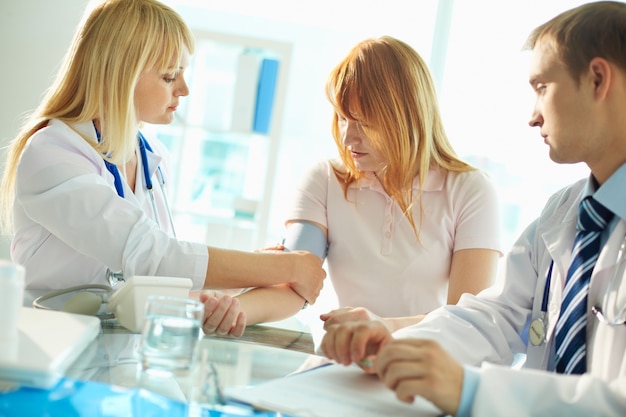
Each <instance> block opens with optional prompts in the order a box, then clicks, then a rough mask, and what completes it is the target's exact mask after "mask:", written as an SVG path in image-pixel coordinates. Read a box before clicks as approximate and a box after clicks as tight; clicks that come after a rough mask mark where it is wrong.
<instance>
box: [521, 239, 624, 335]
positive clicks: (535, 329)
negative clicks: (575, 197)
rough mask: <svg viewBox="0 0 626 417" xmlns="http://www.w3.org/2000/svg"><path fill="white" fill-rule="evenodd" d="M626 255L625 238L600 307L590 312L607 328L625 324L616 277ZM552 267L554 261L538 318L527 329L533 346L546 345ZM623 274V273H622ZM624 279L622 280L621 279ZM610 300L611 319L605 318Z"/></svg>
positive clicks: (596, 306)
mask: <svg viewBox="0 0 626 417" xmlns="http://www.w3.org/2000/svg"><path fill="white" fill-rule="evenodd" d="M624 255H626V237H625V238H624V240H623V241H622V244H621V246H620V248H619V251H618V253H617V260H616V262H615V266H614V267H613V271H612V272H611V277H610V278H609V282H608V284H607V287H606V291H605V293H604V297H603V299H602V306H600V305H592V306H591V311H592V312H593V314H594V315H595V317H596V318H597V319H598V321H600V322H601V323H604V324H606V325H609V326H623V325H625V324H626V303H624V305H622V307H621V308H620V309H618V299H617V285H616V284H617V282H616V280H617V277H618V275H619V271H620V269H621V268H620V265H622V263H624V261H626V258H625V257H624ZM553 267H554V260H551V261H550V267H549V268H548V274H547V275H546V284H545V288H544V289H543V299H542V300H541V311H540V313H539V316H538V317H535V318H534V319H533V320H532V321H531V322H530V326H529V328H528V340H529V341H530V343H531V344H532V345H533V346H541V345H543V344H544V343H546V334H547V329H548V322H547V318H546V316H547V312H548V300H549V295H550V282H551V281H552V269H553ZM622 272H623V271H622ZM622 279H624V278H622ZM611 298H613V300H612V304H613V309H612V311H613V312H614V313H615V312H617V314H615V315H614V316H613V318H612V319H609V318H608V317H607V314H608V312H609V305H610V304H611Z"/></svg>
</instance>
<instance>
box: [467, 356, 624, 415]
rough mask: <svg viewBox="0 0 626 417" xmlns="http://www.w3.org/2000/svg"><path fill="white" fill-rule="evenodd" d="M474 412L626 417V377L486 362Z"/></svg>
mask: <svg viewBox="0 0 626 417" xmlns="http://www.w3.org/2000/svg"><path fill="white" fill-rule="evenodd" d="M472 415H474V416H481V417H501V416H507V417H527V416H533V417H554V416H567V417H587V416H604V417H624V416H626V378H618V379H615V380H613V381H611V382H610V383H609V382H606V381H603V380H601V379H599V378H596V377H594V376H592V375H590V374H584V375H575V376H572V375H561V374H556V373H553V372H546V371H541V370H533V369H519V370H518V369H511V368H508V367H502V366H495V365H484V366H483V367H482V369H481V370H480V382H479V384H478V388H477V391H476V396H475V397H474V404H473V407H472Z"/></svg>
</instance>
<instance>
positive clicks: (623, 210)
mask: <svg viewBox="0 0 626 417" xmlns="http://www.w3.org/2000/svg"><path fill="white" fill-rule="evenodd" d="M625 185H626V164H623V165H622V166H621V167H619V169H618V170H617V171H615V172H614V173H613V175H611V176H610V177H609V179H608V180H607V181H606V182H605V183H604V184H602V186H600V188H598V189H596V181H595V179H594V178H593V174H590V175H589V178H588V179H587V185H586V187H585V191H584V195H583V197H586V196H589V195H592V194H593V196H594V198H595V199H596V200H597V201H598V202H600V203H601V204H602V205H603V206H604V207H606V208H608V209H609V210H611V211H612V212H613V213H615V215H616V216H619V217H620V218H621V219H623V220H626V189H625V187H624V186H625Z"/></svg>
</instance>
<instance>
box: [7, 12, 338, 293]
mask: <svg viewBox="0 0 626 417" xmlns="http://www.w3.org/2000/svg"><path fill="white" fill-rule="evenodd" d="M193 47H194V40H193V36H192V33H191V31H190V30H189V28H188V27H187V25H186V24H185V23H184V22H183V20H182V19H181V17H180V16H179V15H178V14H177V13H176V12H175V11H174V10H172V9H171V8H169V7H167V6H165V5H163V4H161V3H159V2H158V1H155V0H109V1H104V2H102V3H100V4H98V5H96V6H95V7H93V8H92V9H91V11H90V12H89V13H87V14H86V16H85V18H84V20H83V22H82V24H81V25H80V27H79V28H78V30H77V32H76V34H75V37H74V40H73V42H72V44H71V46H70V48H69V51H68V53H67V56H66V58H65V61H64V63H63V65H62V67H61V70H60V72H59V74H58V77H57V79H56V82H55V83H54V84H53V85H52V86H51V88H50V89H49V91H48V92H47V94H46V96H45V97H44V99H43V101H42V102H41V104H40V105H39V107H38V108H37V109H36V110H35V111H34V112H33V114H32V115H31V117H30V119H29V120H28V121H27V122H26V124H25V125H24V127H23V128H22V130H21V131H20V132H19V134H18V135H17V137H16V138H15V139H14V140H13V142H12V143H11V145H10V148H9V152H8V156H7V161H6V168H5V171H4V174H3V178H2V188H1V196H2V198H1V200H0V201H1V204H2V207H1V208H2V213H3V217H2V221H3V222H2V226H3V230H4V231H5V232H8V233H11V234H12V245H11V256H12V258H13V260H14V261H15V262H17V263H20V264H22V265H24V266H25V268H26V282H27V288H36V289H60V288H66V287H70V286H74V285H78V284H108V283H109V282H114V281H115V280H116V279H119V278H120V277H130V276H133V275H155V276H174V277H187V278H190V279H192V281H193V286H194V288H195V289H199V288H214V289H222V288H241V287H249V286H268V285H283V286H288V287H289V288H290V289H292V290H293V291H294V292H295V293H297V294H298V295H299V296H300V297H301V298H302V300H303V303H304V301H305V300H306V301H308V302H309V303H310V302H313V301H314V300H315V299H316V297H317V295H318V294H319V291H320V289H321V286H322V281H323V279H324V278H325V275H326V274H325V272H324V270H323V269H322V265H321V261H320V260H319V259H318V258H317V257H315V256H314V255H312V254H310V253H308V252H297V253H273V252H254V253H249V252H240V251H234V250H226V249H219V248H213V247H208V248H207V246H206V245H202V244H199V243H192V242H183V241H179V240H178V239H176V237H175V235H174V230H173V225H172V221H171V217H170V214H169V209H168V206H167V197H166V188H165V186H166V185H168V179H169V168H170V166H169V163H168V155H167V152H166V149H165V148H164V147H163V146H162V145H161V144H160V143H159V142H158V141H157V140H156V139H155V138H147V137H144V135H143V134H142V133H141V131H140V128H141V125H142V123H144V122H145V123H152V124H166V123H170V122H172V120H173V118H174V114H175V112H176V108H177V106H178V105H179V104H180V101H181V99H182V98H183V97H184V96H187V95H188V93H189V91H188V88H187V84H186V83H185V78H184V71H185V68H186V66H187V65H188V60H189V56H190V54H191V53H192V52H193Z"/></svg>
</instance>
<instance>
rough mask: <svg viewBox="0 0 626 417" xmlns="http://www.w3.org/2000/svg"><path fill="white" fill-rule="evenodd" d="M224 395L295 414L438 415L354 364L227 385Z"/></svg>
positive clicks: (302, 416) (429, 406) (301, 416)
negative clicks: (400, 396)
mask: <svg viewBox="0 0 626 417" xmlns="http://www.w3.org/2000/svg"><path fill="white" fill-rule="evenodd" d="M226 396H227V397H229V398H231V399H233V400H235V401H240V402H244V403H247V404H251V405H253V406H254V407H256V408H259V409H265V410H271V411H279V412H283V413H287V414H289V415H292V416H297V417H339V416H341V417H344V416H359V417H381V416H394V417H403V416H407V417H408V416H411V417H432V416H440V415H442V413H441V411H439V410H438V409H437V408H436V407H435V406H434V405H433V404H432V403H430V402H428V401H426V400H424V399H423V398H416V399H415V402H414V403H413V404H407V403H403V402H401V401H400V400H398V399H397V398H396V396H395V393H394V392H393V391H391V390H389V389H388V388H387V387H385V386H384V385H383V384H382V382H380V381H379V380H378V378H377V377H376V376H375V375H368V374H366V373H364V372H363V370H361V369H360V368H358V367H357V366H350V367H345V366H343V365H328V366H323V367H320V368H316V369H313V370H310V371H305V372H302V373H299V374H295V375H291V376H287V377H285V378H280V379H275V380H272V381H268V382H265V383H262V384H259V385H256V386H253V387H246V388H233V389H230V390H228V389H227V390H226Z"/></svg>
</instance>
